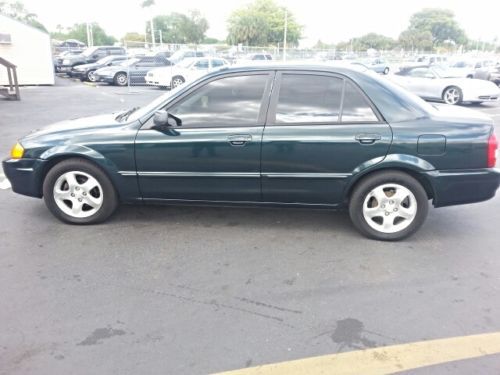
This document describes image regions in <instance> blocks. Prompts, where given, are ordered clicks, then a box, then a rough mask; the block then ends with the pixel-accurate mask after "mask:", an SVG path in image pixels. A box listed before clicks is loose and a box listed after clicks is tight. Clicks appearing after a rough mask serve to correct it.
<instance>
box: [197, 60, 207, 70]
mask: <svg viewBox="0 0 500 375" xmlns="http://www.w3.org/2000/svg"><path fill="white" fill-rule="evenodd" d="M194 67H195V68H196V69H208V60H207V59H203V60H200V61H198V62H197V63H195V64H194Z"/></svg>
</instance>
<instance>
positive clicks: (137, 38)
mask: <svg viewBox="0 0 500 375" xmlns="http://www.w3.org/2000/svg"><path fill="white" fill-rule="evenodd" d="M122 39H123V40H125V41H127V42H142V43H144V34H140V33H136V32H131V33H126V34H125V35H124V36H123V38H122Z"/></svg>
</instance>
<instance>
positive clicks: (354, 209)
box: [349, 171, 429, 241]
mask: <svg viewBox="0 0 500 375" xmlns="http://www.w3.org/2000/svg"><path fill="white" fill-rule="evenodd" d="M428 210H429V202H428V198H427V193H426V192H425V190H424V188H423V187H422V185H421V184H420V183H419V182H418V181H417V180H416V179H414V178H413V177H411V176H410V175H408V174H406V173H403V172H399V171H387V172H379V173H376V174H374V175H371V176H368V177H367V178H365V179H363V180H361V181H360V182H359V183H358V185H357V186H356V187H355V189H354V191H353V193H352V195H351V198H350V202H349V214H350V216H351V220H352V222H353V224H354V226H355V227H356V228H357V229H358V230H359V231H360V232H361V233H362V234H364V235H365V236H367V237H370V238H374V239H377V240H385V241H396V240H401V239H403V238H405V237H407V236H409V235H411V234H413V233H414V232H415V231H416V230H417V229H418V228H420V226H421V225H422V224H423V222H424V221H425V218H426V216H427V212H428Z"/></svg>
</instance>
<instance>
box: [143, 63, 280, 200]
mask: <svg viewBox="0 0 500 375" xmlns="http://www.w3.org/2000/svg"><path fill="white" fill-rule="evenodd" d="M273 75H274V72H266V71H262V72H253V73H241V74H226V75H224V76H217V77H213V78H211V79H209V80H206V81H204V82H202V83H200V84H198V85H197V86H196V87H194V88H193V89H191V90H190V91H188V92H187V93H186V94H185V95H183V96H182V97H180V98H178V99H177V100H176V101H175V102H173V103H171V104H169V105H168V106H167V107H166V108H165V109H166V110H168V112H169V113H170V114H172V115H173V116H175V118H176V119H178V120H179V121H181V123H180V125H181V126H176V127H169V128H165V129H163V130H161V131H160V130H155V129H152V128H151V125H152V123H153V120H152V119H150V120H149V121H147V122H146V123H145V124H144V126H143V127H142V128H141V130H139V132H138V134H137V138H136V148H135V149H136V151H135V154H136V165H137V174H138V179H139V185H140V189H141V192H142V195H143V197H144V198H145V199H177V200H178V199H181V200H209V201H229V202H234V201H259V200H260V198H261V186H260V159H261V141H262V133H263V129H264V123H265V116H266V112H267V108H268V104H269V92H270V89H271V84H272V78H273Z"/></svg>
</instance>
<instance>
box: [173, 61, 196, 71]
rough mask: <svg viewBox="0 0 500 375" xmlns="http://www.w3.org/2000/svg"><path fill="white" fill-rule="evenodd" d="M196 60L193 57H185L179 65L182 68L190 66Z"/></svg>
mask: <svg viewBox="0 0 500 375" xmlns="http://www.w3.org/2000/svg"><path fill="white" fill-rule="evenodd" d="M195 61H196V60H193V59H184V60H182V61H180V62H178V63H177V66H178V67H180V68H186V69H187V68H189V67H190V66H191V65H193V64H194V63H195Z"/></svg>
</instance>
